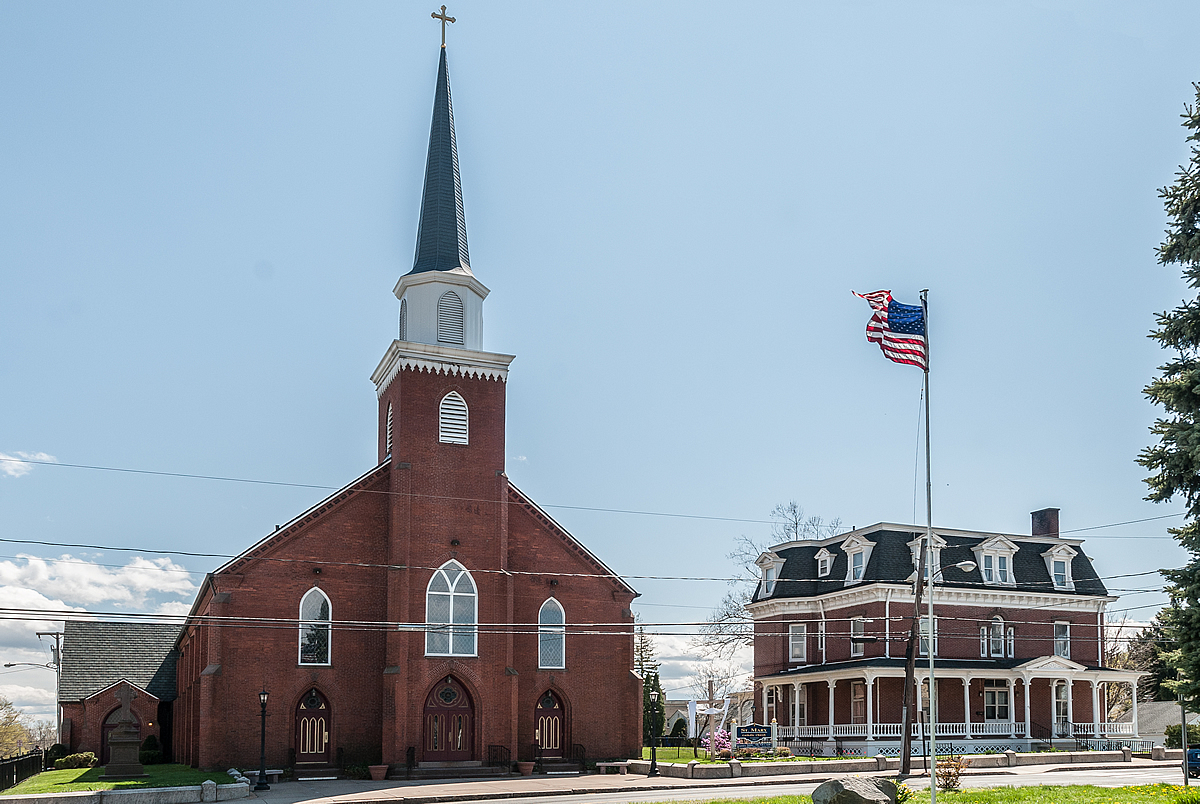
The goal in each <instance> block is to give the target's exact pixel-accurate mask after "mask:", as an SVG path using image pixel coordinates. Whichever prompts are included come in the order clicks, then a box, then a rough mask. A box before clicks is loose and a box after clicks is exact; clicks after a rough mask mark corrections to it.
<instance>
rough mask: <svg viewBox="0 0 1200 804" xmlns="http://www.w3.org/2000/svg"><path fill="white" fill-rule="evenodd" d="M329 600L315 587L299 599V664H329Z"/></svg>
mask: <svg viewBox="0 0 1200 804" xmlns="http://www.w3.org/2000/svg"><path fill="white" fill-rule="evenodd" d="M331 619H332V616H331V609H330V606H329V598H328V597H326V596H325V593H324V592H322V591H321V590H320V589H318V588H316V587H315V586H314V587H313V588H312V589H309V590H308V591H307V592H306V593H305V594H304V597H302V598H300V664H329V624H330V620H331Z"/></svg>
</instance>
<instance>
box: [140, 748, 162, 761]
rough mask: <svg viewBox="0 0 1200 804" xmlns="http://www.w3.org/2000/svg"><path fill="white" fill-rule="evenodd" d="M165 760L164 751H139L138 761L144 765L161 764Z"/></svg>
mask: <svg viewBox="0 0 1200 804" xmlns="http://www.w3.org/2000/svg"><path fill="white" fill-rule="evenodd" d="M162 761H163V752H162V751H159V750H157V749H156V750H154V751H138V762H140V763H142V764H143V765H161V764H162Z"/></svg>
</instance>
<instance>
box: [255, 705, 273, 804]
mask: <svg viewBox="0 0 1200 804" xmlns="http://www.w3.org/2000/svg"><path fill="white" fill-rule="evenodd" d="M258 703H259V705H261V706H262V735H261V739H260V740H259V743H258V784H256V785H254V789H255V790H270V789H271V785H269V784H267V691H266V689H265V688H264V689H263V691H262V692H260V693H259V694H258Z"/></svg>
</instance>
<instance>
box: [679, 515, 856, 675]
mask: <svg viewBox="0 0 1200 804" xmlns="http://www.w3.org/2000/svg"><path fill="white" fill-rule="evenodd" d="M771 521H772V525H771V536H770V538H769V539H765V540H759V539H752V538H751V537H749V536H744V535H743V536H739V537H738V538H737V540H736V541H735V542H734V545H733V549H732V550H731V551H729V553H727V554H726V555H725V557H726V558H727V559H729V560H730V561H732V562H733V563H734V566H735V567H736V569H735V570H734V575H733V577H732V579H731V580H730V581H729V585H730V587H731V588H730V589H729V591H727V592H726V593H725V596H724V597H723V598H722V599H721V602H720V603H719V604H718V605H717V607H716V608H715V609H714V610H713V613H712V614H711V615H709V617H708V622H707V623H706V624H705V625H702V626H701V627H700V635H699V636H697V637H696V638H695V639H693V640H692V647H693V648H695V649H696V650H697V651H699V653H700V654H701V655H702V656H704V657H705V658H707V659H712V660H719V661H728V660H729V659H731V658H732V657H733V654H734V653H736V652H737V650H738V649H739V648H742V647H753V645H754V625H753V624H752V623H751V622H750V619H749V617H748V616H747V614H746V604H747V603H749V602H750V599H751V598H753V597H754V590H755V588H757V586H758V581H759V577H760V572H759V569H758V566H757V565H755V563H754V562H755V561H757V560H758V557H759V556H761V555H762V554H763V553H765V552H766V551H767V550H768V549H770V547H771V545H775V544H781V543H783V542H795V541H801V540H803V539H824V538H826V537H828V536H834V535H836V534H837V533H839V532H840V531H841V530H842V522H841V520H840V519H834V520H833V521H831V522H826V521H825V520H824V519H822V518H821V517H819V516H805V514H804V509H803V508H802V507H801V506H800V504H799V503H797V502H796V501H795V500H789V501H788V502H786V503H780V504H779V505H776V506H775V508H774V509H772V511H771Z"/></svg>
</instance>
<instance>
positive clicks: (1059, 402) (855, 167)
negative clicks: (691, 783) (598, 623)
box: [0, 0, 1200, 712]
mask: <svg viewBox="0 0 1200 804" xmlns="http://www.w3.org/2000/svg"><path fill="white" fill-rule="evenodd" d="M434 8H435V7H434V6H432V5H430V6H429V7H426V6H424V5H420V4H416V3H385V2H359V3H353V4H347V3H339V4H335V3H327V2H324V3H318V2H287V3H283V2H259V3H253V4H247V3H234V2H226V3H221V2H210V3H205V4H173V5H172V4H167V5H164V4H158V3H148V2H147V3H133V2H113V3H106V4H102V5H97V4H92V3H83V2H77V3H56V2H44V3H24V4H18V3H6V4H3V5H0V108H4V109H5V113H4V114H3V115H0V154H2V155H3V156H0V337H2V338H3V342H4V344H5V348H4V349H3V350H0V388H2V389H3V392H2V393H0V453H4V454H7V455H17V454H18V453H26V454H45V455H49V456H53V457H54V459H56V460H57V461H59V462H62V463H71V464H88V465H98V466H110V467H128V468H136V469H144V470H152V471H162V472H178V473H185V474H200V475H220V476H233V477H239V478H253V479H261V480H270V481H282V482H287V483H298V484H312V485H317V486H329V487H338V486H341V485H343V484H344V483H346V482H348V481H349V480H351V479H352V478H354V477H356V476H358V475H359V474H361V473H362V472H363V471H365V470H366V469H367V468H369V467H370V466H371V465H372V464H373V462H374V459H375V432H374V427H375V396H374V389H373V387H372V385H371V383H370V381H369V379H368V377H369V375H370V373H371V371H372V369H373V368H374V367H375V365H376V363H377V362H378V360H379V359H380V357H381V356H382V354H383V352H384V350H385V349H386V347H387V345H388V343H389V342H390V340H391V339H392V338H393V337H394V335H395V330H396V316H397V302H396V300H395V298H394V297H393V296H392V295H391V288H392V287H393V285H394V284H395V281H396V279H397V278H398V277H399V276H400V275H401V274H403V273H405V272H406V271H407V270H408V268H409V267H410V265H411V260H412V249H413V243H414V239H415V234H416V224H417V206H418V203H419V200H420V182H421V177H422V175H423V171H424V158H425V148H426V144H427V137H428V127H429V116H430V110H431V105H432V91H433V82H434V76H435V73H436V66H437V55H438V41H439V40H438V25H437V23H435V22H434V21H433V20H431V19H430V18H429V12H430V11H432V10H434ZM449 13H450V14H452V15H454V16H456V17H457V19H458V22H457V23H455V24H454V25H453V26H451V29H450V31H449V33H448V39H449V61H450V74H451V81H452V85H453V91H454V104H455V120H456V126H457V133H458V144H459V156H460V164H461V170H462V182H463V195H464V200H465V207H466V215H467V232H468V236H469V239H470V247H471V256H472V268H473V269H474V271H475V273H476V274H477V275H478V276H479V278H480V279H481V280H482V281H483V282H484V283H485V284H487V285H488V286H489V287H490V288H491V289H492V295H491V296H490V297H489V298H488V301H487V304H486V307H485V315H486V332H485V347H486V348H488V349H490V350H492V351H498V352H506V353H510V354H516V355H517V359H516V361H515V362H514V363H513V366H512V373H511V375H510V379H509V386H508V399H509V409H508V453H509V455H508V470H509V474H510V476H511V477H512V479H513V480H514V482H516V483H517V484H518V485H519V486H521V487H522V488H523V489H524V490H525V491H526V492H528V493H530V494H531V495H532V496H533V497H534V498H535V499H536V500H538V501H539V502H540V503H541V504H543V505H545V506H547V508H548V510H549V511H550V512H551V513H552V514H553V515H554V516H556V517H558V518H559V519H560V520H561V521H562V522H563V524H565V525H566V526H567V527H568V528H569V529H571V530H572V531H573V532H574V533H575V534H576V535H577V536H578V537H579V538H580V539H582V540H583V542H584V543H585V544H587V545H588V546H589V547H590V548H591V549H592V550H593V551H594V552H596V553H597V554H598V555H599V556H600V557H601V558H603V559H604V560H606V561H607V562H608V563H609V564H610V565H611V566H612V567H613V568H614V569H616V570H618V571H619V572H623V573H630V574H637V575H670V576H712V575H716V576H723V575H726V574H728V573H729V572H730V571H731V570H730V567H729V566H728V563H727V562H726V560H725V559H724V554H725V553H726V552H727V551H728V549H729V548H730V546H731V543H732V541H733V540H734V539H735V538H736V537H737V536H738V535H741V534H745V535H748V536H752V537H755V538H765V537H766V536H767V535H768V534H769V532H770V526H769V525H766V524H761V523H759V522H753V521H745V522H731V521H719V520H712V519H691V518H680V517H658V516H643V515H633V514H614V513H604V512H600V511H585V510H577V509H575V508H560V507H554V506H576V507H580V508H600V509H622V510H631V511H652V512H664V513H675V514H687V515H695V516H708V517H725V518H729V519H734V520H765V519H767V518H768V517H767V515H768V514H769V513H770V511H771V509H772V508H773V506H774V505H775V504H776V503H779V502H784V501H787V500H789V499H795V500H797V501H798V502H800V503H801V504H802V505H803V506H804V507H805V508H806V509H807V511H808V512H809V513H811V514H818V515H821V516H824V517H825V518H827V519H829V518H840V519H841V520H842V521H843V522H844V523H845V524H847V525H858V526H862V525H867V524H870V523H873V522H878V521H893V522H912V521H917V522H920V521H923V518H924V511H923V508H922V507H921V506H920V505H919V504H916V503H915V502H914V501H915V499H916V496H917V495H916V492H917V491H918V489H917V487H916V482H915V481H916V480H917V477H916V469H917V466H918V459H917V453H916V445H917V421H918V411H919V408H918V405H919V394H920V382H921V375H920V372H919V371H917V370H916V369H913V368H911V367H906V366H899V365H894V364H891V363H888V362H887V361H885V360H884V359H883V358H882V357H881V356H880V354H879V352H878V349H876V348H875V347H874V346H871V345H869V344H867V343H866V341H865V338H864V333H863V331H864V327H865V325H866V322H867V319H868V317H869V310H868V308H867V305H866V304H865V303H864V302H862V301H861V300H859V299H855V298H854V297H853V296H851V295H850V291H851V290H852V289H853V290H858V291H860V292H863V291H869V290H877V289H880V288H890V289H891V290H893V292H894V293H895V295H896V297H897V299H898V300H899V301H904V302H909V303H916V301H917V298H918V291H919V290H920V289H921V288H926V287H927V288H929V289H930V305H931V312H930V317H931V338H932V364H933V374H932V383H933V387H932V397H933V399H932V401H933V406H932V412H933V433H932V435H933V461H934V480H935V497H934V520H935V523H936V524H940V525H942V526H945V527H957V528H977V529H984V530H997V531H1006V532H1014V533H1026V532H1028V528H1029V512H1030V511H1032V510H1035V509H1039V508H1043V507H1048V506H1055V507H1059V508H1061V509H1062V525H1063V528H1064V529H1074V528H1085V527H1091V526H1097V525H1106V524H1110V523H1116V522H1125V521H1129V520H1136V519H1142V518H1145V517H1151V516H1156V515H1161V514H1166V513H1172V512H1175V511H1178V510H1180V506H1178V505H1176V506H1153V505H1151V504H1149V503H1146V502H1144V501H1143V499H1142V498H1143V497H1144V496H1145V487H1144V485H1143V483H1142V477H1143V475H1144V474H1145V473H1144V472H1143V470H1142V469H1141V468H1140V467H1138V466H1137V465H1136V464H1135V463H1134V457H1135V456H1136V454H1137V452H1138V451H1139V449H1141V448H1142V447H1144V446H1145V445H1146V444H1147V443H1148V441H1149V435H1148V432H1147V426H1148V425H1149V423H1150V422H1151V421H1152V420H1153V417H1154V411H1153V409H1152V408H1150V406H1149V405H1148V404H1147V403H1146V402H1145V401H1144V399H1143V398H1142V395H1141V388H1142V387H1143V386H1144V385H1145V384H1146V383H1147V382H1148V381H1149V380H1150V379H1151V378H1152V376H1153V373H1154V369H1155V367H1156V366H1157V365H1158V364H1159V363H1161V362H1163V360H1164V357H1165V356H1164V354H1163V353H1161V352H1160V351H1159V350H1157V349H1156V347H1155V345H1154V344H1153V343H1152V342H1151V341H1149V340H1148V339H1147V338H1146V337H1145V335H1146V333H1147V332H1148V331H1149V329H1150V328H1151V327H1152V326H1153V315H1154V313H1155V312H1156V311H1160V310H1164V309H1167V308H1169V307H1172V306H1174V305H1175V304H1177V303H1178V302H1179V301H1180V300H1181V299H1182V298H1184V296H1185V295H1187V290H1186V288H1185V287H1184V286H1183V284H1182V283H1181V282H1180V280H1179V279H1178V271H1177V270H1176V269H1175V268H1164V267H1161V266H1158V265H1157V264H1156V261H1155V252H1154V250H1155V247H1156V245H1157V244H1158V242H1159V241H1160V240H1161V237H1162V230H1163V228H1164V225H1165V221H1164V217H1163V212H1162V206H1161V202H1160V201H1159V199H1158V198H1157V188H1159V187H1162V186H1163V185H1165V184H1168V183H1169V182H1170V181H1171V180H1172V177H1173V174H1174V171H1175V169H1176V167H1177V166H1178V165H1179V164H1180V163H1181V162H1183V161H1185V160H1186V158H1187V150H1186V147H1185V144H1184V139H1183V130H1182V129H1181V128H1180V126H1179V114H1180V112H1181V111H1182V108H1183V105H1184V104H1185V103H1187V102H1189V101H1191V100H1192V99H1193V97H1194V91H1193V89H1192V86H1191V83H1190V82H1191V81H1193V80H1200V63H1198V59H1197V51H1196V48H1195V43H1194V36H1193V32H1194V31H1195V30H1197V26H1198V24H1200V7H1197V6H1196V5H1195V4H1193V3H1184V2H1179V3H1167V2H1160V3H1139V4H1117V3H1097V2H1088V3H1069V2H1042V3H1033V2H1029V3H1014V4H1004V5H1002V6H997V5H995V4H991V5H985V4H962V3H950V2H947V3H920V2H913V3H906V4H894V3H884V2H861V3H854V4H848V3H824V4H817V3H762V4H758V5H756V6H755V7H754V8H748V7H745V6H741V5H737V6H735V5H732V4H729V5H725V4H715V3H694V2H689V3H669V2H668V3H661V4H656V5H654V6H646V5H645V4H637V3H604V4H552V3H536V2H531V3H521V4H515V3H507V2H489V3H484V2H478V1H472V0H464V2H461V3H459V4H457V5H455V6H454V7H452V8H450V9H449ZM16 474H18V473H17V472H15V471H13V472H9V473H8V474H0V534H2V535H3V537H4V538H10V539H31V540H38V541H45V542H52V543H57V544H62V543H72V544H76V543H79V544H94V545H112V546H123V547H130V548H136V549H138V550H146V549H152V548H158V549H172V550H184V551H199V552H215V553H236V552H238V551H239V550H241V549H244V548H245V547H248V546H249V545H250V544H252V543H254V542H255V541H256V540H258V539H259V538H260V537H261V536H263V535H264V534H266V533H267V532H269V531H270V530H271V529H272V528H273V527H274V525H275V524H276V523H280V522H284V521H287V520H288V519H289V518H290V517H291V516H292V515H294V514H296V513H298V512H299V511H301V510H303V509H304V508H306V507H307V506H308V505H310V504H312V503H313V502H315V501H316V500H318V499H319V498H320V497H322V496H323V492H322V491H320V490H315V489H299V488H286V487H279V486H263V485H251V484H233V483H222V482H214V481H202V480H193V479H184V478H167V477H156V476H145V475H129V474H118V473H111V472H100V471H91V470H82V469H70V468H64V467H51V466H36V467H32V471H29V472H27V473H24V474H20V476H15V475H16ZM1174 521H1177V520H1166V521H1157V522H1147V523H1143V524H1138V525H1130V526H1124V527H1116V528H1105V529H1101V530H1095V531H1089V532H1087V533H1084V534H1081V535H1085V536H1087V537H1088V542H1087V544H1086V548H1085V549H1086V551H1087V552H1088V553H1089V554H1090V555H1092V556H1093V557H1094V558H1095V560H1096V562H1097V565H1098V567H1099V569H1100V571H1101V574H1102V575H1113V574H1118V573H1123V572H1140V571H1145V570H1152V569H1156V568H1159V567H1165V566H1175V565H1177V564H1178V563H1180V562H1181V560H1182V553H1181V552H1180V551H1179V550H1178V549H1177V548H1176V547H1175V546H1174V545H1173V543H1172V542H1171V541H1170V540H1168V539H1164V538H1162V537H1163V535H1164V533H1165V527H1166V526H1167V525H1168V524H1170V523H1171V522H1174ZM5 548H6V549H4V550H2V551H0V579H3V580H4V589H6V590H7V591H4V592H2V593H0V594H3V595H6V596H7V597H6V600H7V601H8V602H5V603H4V604H3V605H7V606H15V605H17V603H16V602H14V601H17V600H18V599H19V600H21V601H24V602H32V603H38V602H39V600H40V601H45V604H46V605H52V604H53V605H58V604H67V605H72V606H77V607H81V608H88V609H94V610H135V611H136V610H145V609H148V608H154V607H158V606H166V607H168V609H171V608H178V607H179V606H184V605H186V604H187V603H188V602H190V599H191V597H190V596H191V589H192V587H191V586H190V585H189V584H194V583H196V582H198V580H199V578H200V577H201V575H200V574H192V575H188V574H186V572H184V571H190V572H192V573H203V572H204V571H207V570H210V569H212V568H214V567H215V566H217V565H219V564H220V563H221V561H220V560H219V559H204V558H189V557H175V558H173V559H172V562H173V563H171V564H169V565H162V564H160V565H158V568H157V569H146V568H145V567H141V569H142V570H144V572H142V573H141V575H140V576H138V577H140V578H141V579H142V580H140V581H139V582H138V583H140V584H141V586H140V587H138V588H140V589H141V591H140V592H139V593H138V594H132V595H131V594H129V593H128V590H129V589H130V588H131V586H130V580H129V578H130V577H131V576H130V573H134V574H136V572H135V570H138V567H140V566H141V565H138V567H134V568H132V569H131V568H130V566H129V565H130V562H131V561H134V560H135V559H134V556H136V555H138V554H137V553H132V554H130V553H119V552H114V551H111V550H109V551H101V550H89V549H81V548H65V547H54V546H37V545H15V544H8V545H5ZM64 555H65V556H69V557H70V560H71V561H74V562H88V563H86V564H72V565H68V564H48V565H46V566H45V569H44V570H41V569H38V567H39V566H41V565H39V564H38V562H37V561H30V560H29V559H27V558H21V557H19V556H34V557H41V558H61V557H62V556H64ZM151 559H155V560H160V561H161V557H158V558H156V557H155V556H154V555H152V554H144V557H143V558H141V559H137V560H139V561H146V560H151ZM103 565H114V566H109V567H105V566H103ZM70 567H74V569H71V570H70V572H74V573H77V575H70V573H69V572H68V568H70ZM164 569H165V570H170V571H169V572H163V570H164ZM67 578H75V579H76V580H74V581H67V580H65V579H67ZM154 578H157V579H158V580H153V579H154ZM1156 584H1157V580H1156V579H1155V578H1154V577H1153V576H1149V577H1148V578H1146V577H1143V578H1133V579H1127V580H1124V581H1121V582H1120V583H1117V582H1113V583H1112V584H1111V585H1112V586H1113V587H1115V588H1122V589H1125V588H1127V589H1146V588H1150V587H1153V586H1155V585H1156ZM633 585H634V586H635V587H636V588H638V589H639V590H640V591H641V592H642V593H643V596H642V598H640V600H639V607H638V609H639V611H640V613H641V615H642V616H643V618H644V619H645V620H647V621H649V622H660V621H662V622H665V621H683V620H695V619H702V618H703V616H704V614H705V610H706V608H707V607H709V606H711V605H713V604H715V603H716V602H717V600H719V598H720V597H721V595H722V594H723V593H724V591H725V587H724V585H723V584H721V583H719V582H694V581H656V580H634V581H633ZM105 595H108V597H105ZM1159 601H1161V596H1159V595H1155V594H1153V593H1145V592H1141V593H1132V594H1129V595H1127V596H1126V597H1125V598H1124V599H1123V600H1122V601H1121V602H1120V603H1118V604H1116V605H1115V606H1114V608H1129V607H1134V606H1145V605H1148V604H1153V603H1157V602H1159ZM1150 613H1152V609H1146V608H1142V609H1138V610H1136V611H1133V612H1131V614H1132V615H1133V616H1134V617H1135V618H1140V619H1145V618H1146V617H1148V616H1149V614H1150ZM31 630H32V628H27V627H25V626H22V625H14V624H12V623H11V622H10V623H9V624H7V625H5V626H4V627H3V628H0V652H2V653H3V655H4V656H6V657H8V656H12V657H14V659H13V660H20V661H31V660H34V659H35V657H37V656H40V655H42V654H39V653H37V650H36V641H35V640H33V639H32V637H31V635H30V633H29V632H30V631H31ZM684 642H685V641H684V640H682V639H674V640H667V641H665V642H664V643H663V646H662V650H663V652H664V653H665V654H666V655H668V656H669V657H670V658H671V659H672V664H671V665H670V667H669V668H668V669H669V670H670V671H671V673H672V674H674V675H675V676H676V677H677V676H679V675H682V674H683V673H685V672H686V670H687V667H688V665H687V664H686V660H687V656H686V655H685V653H686V646H685V644H684ZM44 676H45V677H44ZM49 676H50V674H49V673H43V672H40V671H37V670H33V669H30V670H26V671H23V672H21V673H19V674H17V673H10V674H9V675H7V676H0V693H4V694H7V695H9V697H12V698H14V699H18V700H19V702H21V703H22V704H23V705H26V706H27V707H29V708H30V710H31V711H45V712H48V711H49V709H48V705H49V701H48V700H47V692H46V691H47V686H46V685H47V683H49V684H50V685H52V683H53V679H52V677H49ZM6 682H11V683H8V684H6ZM39 690H40V692H39ZM39 696H40V697H39Z"/></svg>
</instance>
